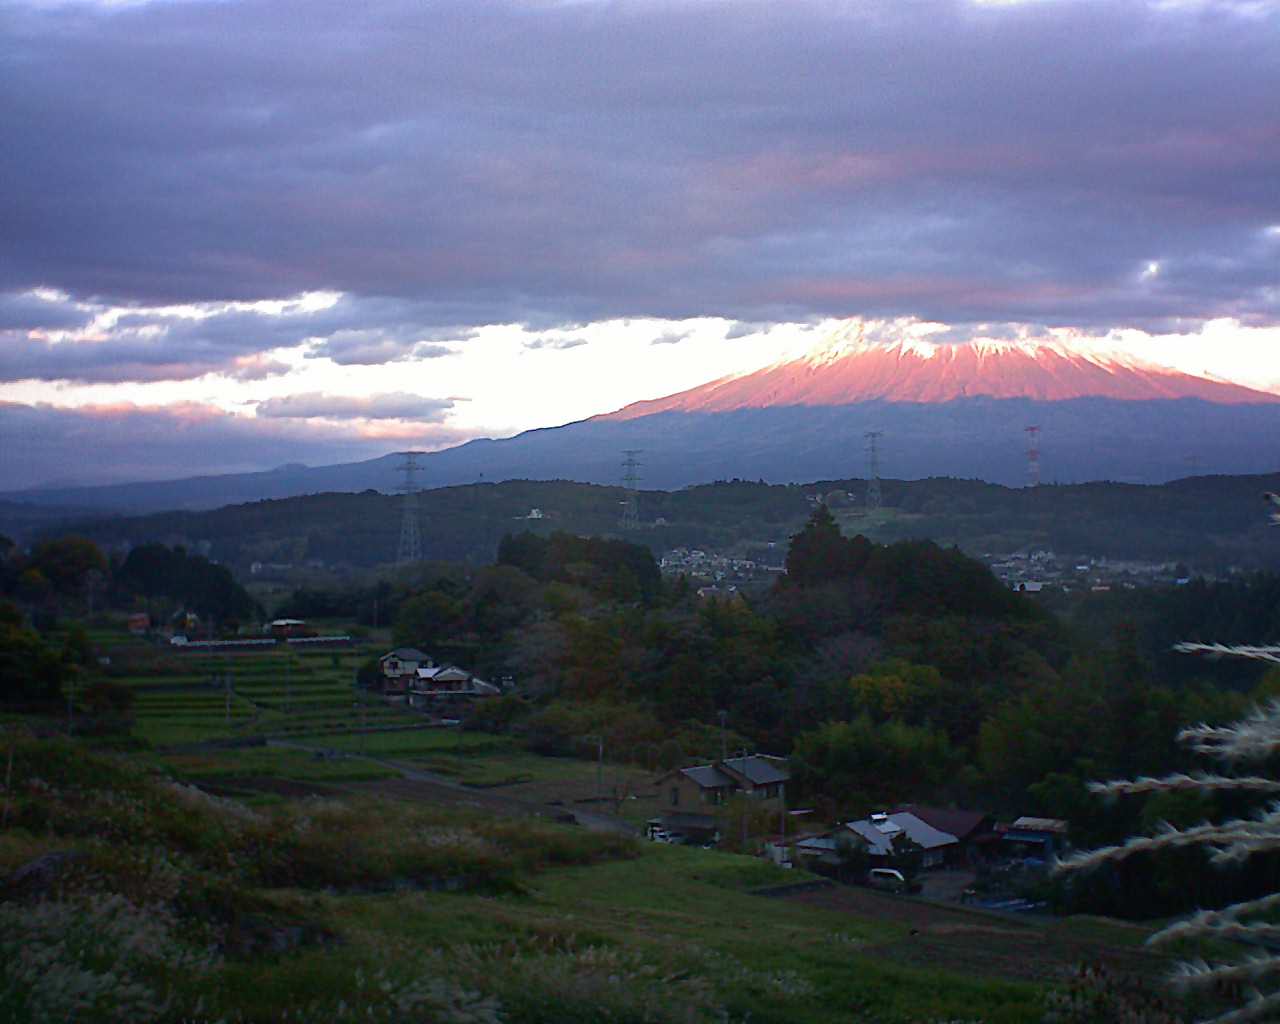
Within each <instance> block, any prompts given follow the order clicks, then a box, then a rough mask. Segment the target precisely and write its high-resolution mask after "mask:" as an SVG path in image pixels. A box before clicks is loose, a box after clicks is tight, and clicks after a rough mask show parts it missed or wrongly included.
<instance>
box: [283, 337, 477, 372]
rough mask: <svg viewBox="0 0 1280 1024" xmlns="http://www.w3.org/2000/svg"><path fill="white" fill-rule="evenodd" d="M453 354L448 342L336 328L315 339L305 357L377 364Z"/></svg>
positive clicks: (435, 357)
mask: <svg viewBox="0 0 1280 1024" xmlns="http://www.w3.org/2000/svg"><path fill="white" fill-rule="evenodd" d="M452 354H453V349H451V348H450V347H449V346H447V345H436V344H432V343H430V342H423V341H415V340H407V341H406V340H400V339H397V338H393V337H388V336H386V335H385V334H383V333H380V332H378V331H339V332H338V333H336V334H334V335H333V336H332V337H329V338H326V339H325V340H323V341H319V342H316V343H315V344H314V345H312V346H311V348H310V349H309V350H308V352H307V358H308V359H330V360H332V361H333V362H335V363H337V364H339V365H340V366H356V365H359V366H378V365H381V364H383V363H399V362H404V361H405V360H409V359H439V358H441V357H442V356H448V355H452Z"/></svg>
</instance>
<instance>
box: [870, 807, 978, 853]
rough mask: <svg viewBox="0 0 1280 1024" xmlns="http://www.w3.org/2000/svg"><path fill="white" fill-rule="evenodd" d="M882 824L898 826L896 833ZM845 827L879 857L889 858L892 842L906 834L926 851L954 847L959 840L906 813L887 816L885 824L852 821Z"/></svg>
mask: <svg viewBox="0 0 1280 1024" xmlns="http://www.w3.org/2000/svg"><path fill="white" fill-rule="evenodd" d="M882 824H892V825H895V826H897V830H896V831H892V832H890V831H885V830H884V829H883V827H882ZM845 827H846V828H848V829H849V830H850V831H852V832H856V833H857V834H858V835H860V836H862V838H863V839H865V840H866V841H867V845H868V846H869V847H870V849H871V853H872V854H873V855H875V856H878V857H885V856H888V855H889V854H890V853H892V852H893V847H892V845H891V844H892V842H893V838H894V836H897V835H903V834H905V835H906V836H907V837H908V838H909V839H911V840H912V841H913V842H915V843H918V844H919V845H920V846H921V847H923V848H924V849H926V850H936V849H938V848H939V847H943V846H954V845H955V844H956V843H957V842H959V840H958V839H956V837H955V836H953V835H951V834H950V833H949V832H943V831H940V830H939V829H936V828H934V827H933V826H932V825H930V824H929V823H928V822H925V821H921V820H920V819H919V818H917V817H916V816H915V815H914V814H910V813H908V812H906V811H902V812H899V813H898V814H890V815H887V816H886V818H885V821H884V822H883V823H880V822H873V821H871V820H869V819H867V820H863V821H850V822H846V823H845Z"/></svg>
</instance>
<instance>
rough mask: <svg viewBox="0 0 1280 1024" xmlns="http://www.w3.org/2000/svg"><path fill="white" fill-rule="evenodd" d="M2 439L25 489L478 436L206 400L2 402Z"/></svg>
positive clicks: (317, 461)
mask: <svg viewBox="0 0 1280 1024" xmlns="http://www.w3.org/2000/svg"><path fill="white" fill-rule="evenodd" d="M391 426H393V425H391ZM0 436H3V437H4V438H5V442H6V443H5V444H3V445H0V480H4V486H5V487H6V488H7V489H8V488H12V489H20V488H27V487H35V486H39V485H42V484H46V483H49V482H52V481H58V482H61V483H68V482H70V483H110V482H123V481H131V480H168V479H177V478H180V477H188V476H193V475H197V474H218V473H240V472H250V471H255V470H260V469H262V468H264V467H266V466H275V465H280V464H282V463H286V462H304V463H308V464H310V465H327V464H332V463H338V462H346V461H356V460H360V459H369V458H375V457H377V456H379V455H384V454H386V452H387V451H388V450H390V449H391V448H393V447H394V446H395V445H397V444H400V443H402V442H405V441H410V442H412V443H413V444H414V446H415V447H419V448H424V449H434V448H442V447H448V446H449V445H452V444H457V443H459V442H461V441H464V440H467V439H468V438H469V437H471V436H474V435H473V434H468V433H464V432H462V431H457V430H454V429H452V428H449V427H446V426H440V425H431V424H425V425H424V424H414V425H412V427H411V428H410V429H405V428H396V429H391V430H379V429H377V428H376V427H374V428H371V429H369V430H353V429H352V426H351V424H331V425H326V424H324V423H316V422H314V421H299V420H294V419H290V418H284V419H273V418H269V417H263V418H255V417H252V416H237V415H234V414H231V413H227V412H224V411H222V410H221V409H217V408H215V407H213V406H208V405H202V404H199V403H187V404H182V405H176V406H165V407H154V406H141V405H135V404H132V403H120V404H116V405H110V406H86V407H80V408H74V409H71V408H63V407H58V406H53V405H48V404H44V403H39V404H24V403H16V402H0Z"/></svg>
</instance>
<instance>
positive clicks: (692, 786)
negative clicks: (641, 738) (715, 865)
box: [655, 754, 791, 839]
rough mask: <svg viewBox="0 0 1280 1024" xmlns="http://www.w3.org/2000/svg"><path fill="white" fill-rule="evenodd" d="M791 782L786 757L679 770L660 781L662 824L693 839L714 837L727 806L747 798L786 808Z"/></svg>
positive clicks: (754, 758)
mask: <svg viewBox="0 0 1280 1024" xmlns="http://www.w3.org/2000/svg"><path fill="white" fill-rule="evenodd" d="M790 778H791V775H790V772H788V770H787V760H786V758H784V757H771V756H769V755H767V754H750V755H744V756H741V757H727V758H722V759H721V760H719V761H713V762H712V763H711V764H703V765H694V766H692V767H689V768H676V769H674V770H673V771H669V772H667V773H666V774H665V775H662V776H659V777H658V779H657V780H656V782H655V785H656V786H657V789H658V795H659V799H660V800H661V801H662V804H663V811H664V813H663V814H662V815H661V816H660V817H659V818H658V819H656V820H657V821H658V822H659V824H660V825H661V827H663V828H666V829H670V830H674V831H677V832H680V833H681V834H682V835H686V836H688V837H690V838H693V839H703V838H704V837H705V838H712V837H713V835H714V834H718V826H719V819H720V808H722V807H723V806H724V804H725V803H726V802H728V801H729V800H730V799H732V798H733V797H735V796H739V795H741V796H746V797H749V798H751V799H753V800H760V801H762V802H765V803H766V804H768V805H771V806H776V807H778V808H782V807H785V805H786V795H787V794H786V786H787V781H788V780H789V779H790Z"/></svg>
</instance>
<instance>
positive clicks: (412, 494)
mask: <svg viewBox="0 0 1280 1024" xmlns="http://www.w3.org/2000/svg"><path fill="white" fill-rule="evenodd" d="M418 455H419V453H418V452H405V453H404V455H403V459H404V461H403V462H401V463H400V472H401V473H403V474H404V481H403V483H402V484H401V486H400V495H401V498H400V509H401V512H400V547H399V549H398V550H397V551H396V562H397V563H399V564H400V565H407V564H409V563H410V562H420V561H422V534H421V533H420V532H419V529H418V469H419V468H420V467H419V466H418Z"/></svg>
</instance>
